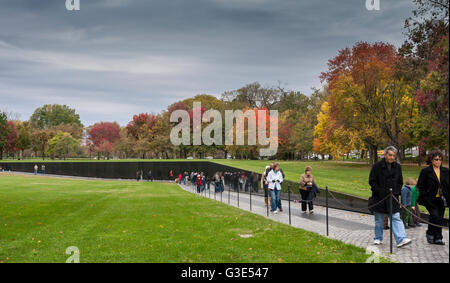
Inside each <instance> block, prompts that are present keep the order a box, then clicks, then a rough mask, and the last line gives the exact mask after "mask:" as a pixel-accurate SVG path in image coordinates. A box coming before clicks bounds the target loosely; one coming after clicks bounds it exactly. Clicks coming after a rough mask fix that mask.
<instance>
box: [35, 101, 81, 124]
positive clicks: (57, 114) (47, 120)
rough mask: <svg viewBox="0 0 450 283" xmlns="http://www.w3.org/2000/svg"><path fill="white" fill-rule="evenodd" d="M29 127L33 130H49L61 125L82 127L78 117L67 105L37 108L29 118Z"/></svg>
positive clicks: (48, 105)
mask: <svg viewBox="0 0 450 283" xmlns="http://www.w3.org/2000/svg"><path fill="white" fill-rule="evenodd" d="M30 123H31V127H32V128H35V129H50V128H52V127H55V126H59V125H62V124H65V125H70V124H75V125H79V126H82V124H81V121H80V116H79V115H78V114H76V113H75V109H71V108H70V107H68V106H67V105H59V104H53V105H50V104H46V105H44V106H42V107H39V108H37V109H36V110H35V111H34V113H33V115H31V117H30Z"/></svg>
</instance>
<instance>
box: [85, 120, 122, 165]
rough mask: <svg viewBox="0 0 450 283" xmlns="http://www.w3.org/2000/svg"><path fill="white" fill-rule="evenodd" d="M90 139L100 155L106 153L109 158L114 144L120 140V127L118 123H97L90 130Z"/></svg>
mask: <svg viewBox="0 0 450 283" xmlns="http://www.w3.org/2000/svg"><path fill="white" fill-rule="evenodd" d="M88 139H89V141H90V143H89V144H92V145H93V146H94V149H95V151H97V153H98V154H100V153H104V154H106V155H107V157H108V158H109V155H110V153H111V152H112V151H113V148H114V144H115V143H116V142H117V141H118V140H120V126H119V124H117V123H116V122H113V123H111V122H100V123H96V124H94V125H93V126H92V127H90V128H89V130H88Z"/></svg>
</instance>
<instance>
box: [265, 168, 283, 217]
mask: <svg viewBox="0 0 450 283" xmlns="http://www.w3.org/2000/svg"><path fill="white" fill-rule="evenodd" d="M267 181H268V183H269V191H270V196H271V198H272V211H273V213H275V214H276V213H278V210H277V207H278V208H279V211H283V209H282V208H281V199H280V195H281V183H283V173H281V170H280V165H279V164H278V163H277V164H275V166H274V168H273V169H272V170H271V171H270V172H269V174H268V175H267Z"/></svg>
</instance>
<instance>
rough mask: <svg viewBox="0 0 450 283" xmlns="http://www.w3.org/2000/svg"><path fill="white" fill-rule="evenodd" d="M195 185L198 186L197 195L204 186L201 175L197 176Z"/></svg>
mask: <svg viewBox="0 0 450 283" xmlns="http://www.w3.org/2000/svg"><path fill="white" fill-rule="evenodd" d="M195 184H196V185H197V193H200V187H201V186H202V178H201V176H200V174H198V175H197V179H196V180H195Z"/></svg>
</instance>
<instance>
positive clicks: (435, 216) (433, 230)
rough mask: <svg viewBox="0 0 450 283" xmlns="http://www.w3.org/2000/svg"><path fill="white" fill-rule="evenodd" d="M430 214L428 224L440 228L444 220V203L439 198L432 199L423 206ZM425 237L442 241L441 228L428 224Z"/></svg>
mask: <svg viewBox="0 0 450 283" xmlns="http://www.w3.org/2000/svg"><path fill="white" fill-rule="evenodd" d="M425 207H426V208H427V210H428V213H430V219H429V221H430V223H432V224H436V225H439V226H442V224H443V220H444V213H445V207H444V201H443V200H442V199H441V198H433V199H432V200H431V201H430V202H429V203H427V204H426V205H425ZM427 235H430V236H433V237H434V239H435V240H442V228H441V227H435V226H432V225H429V224H428V230H427Z"/></svg>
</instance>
